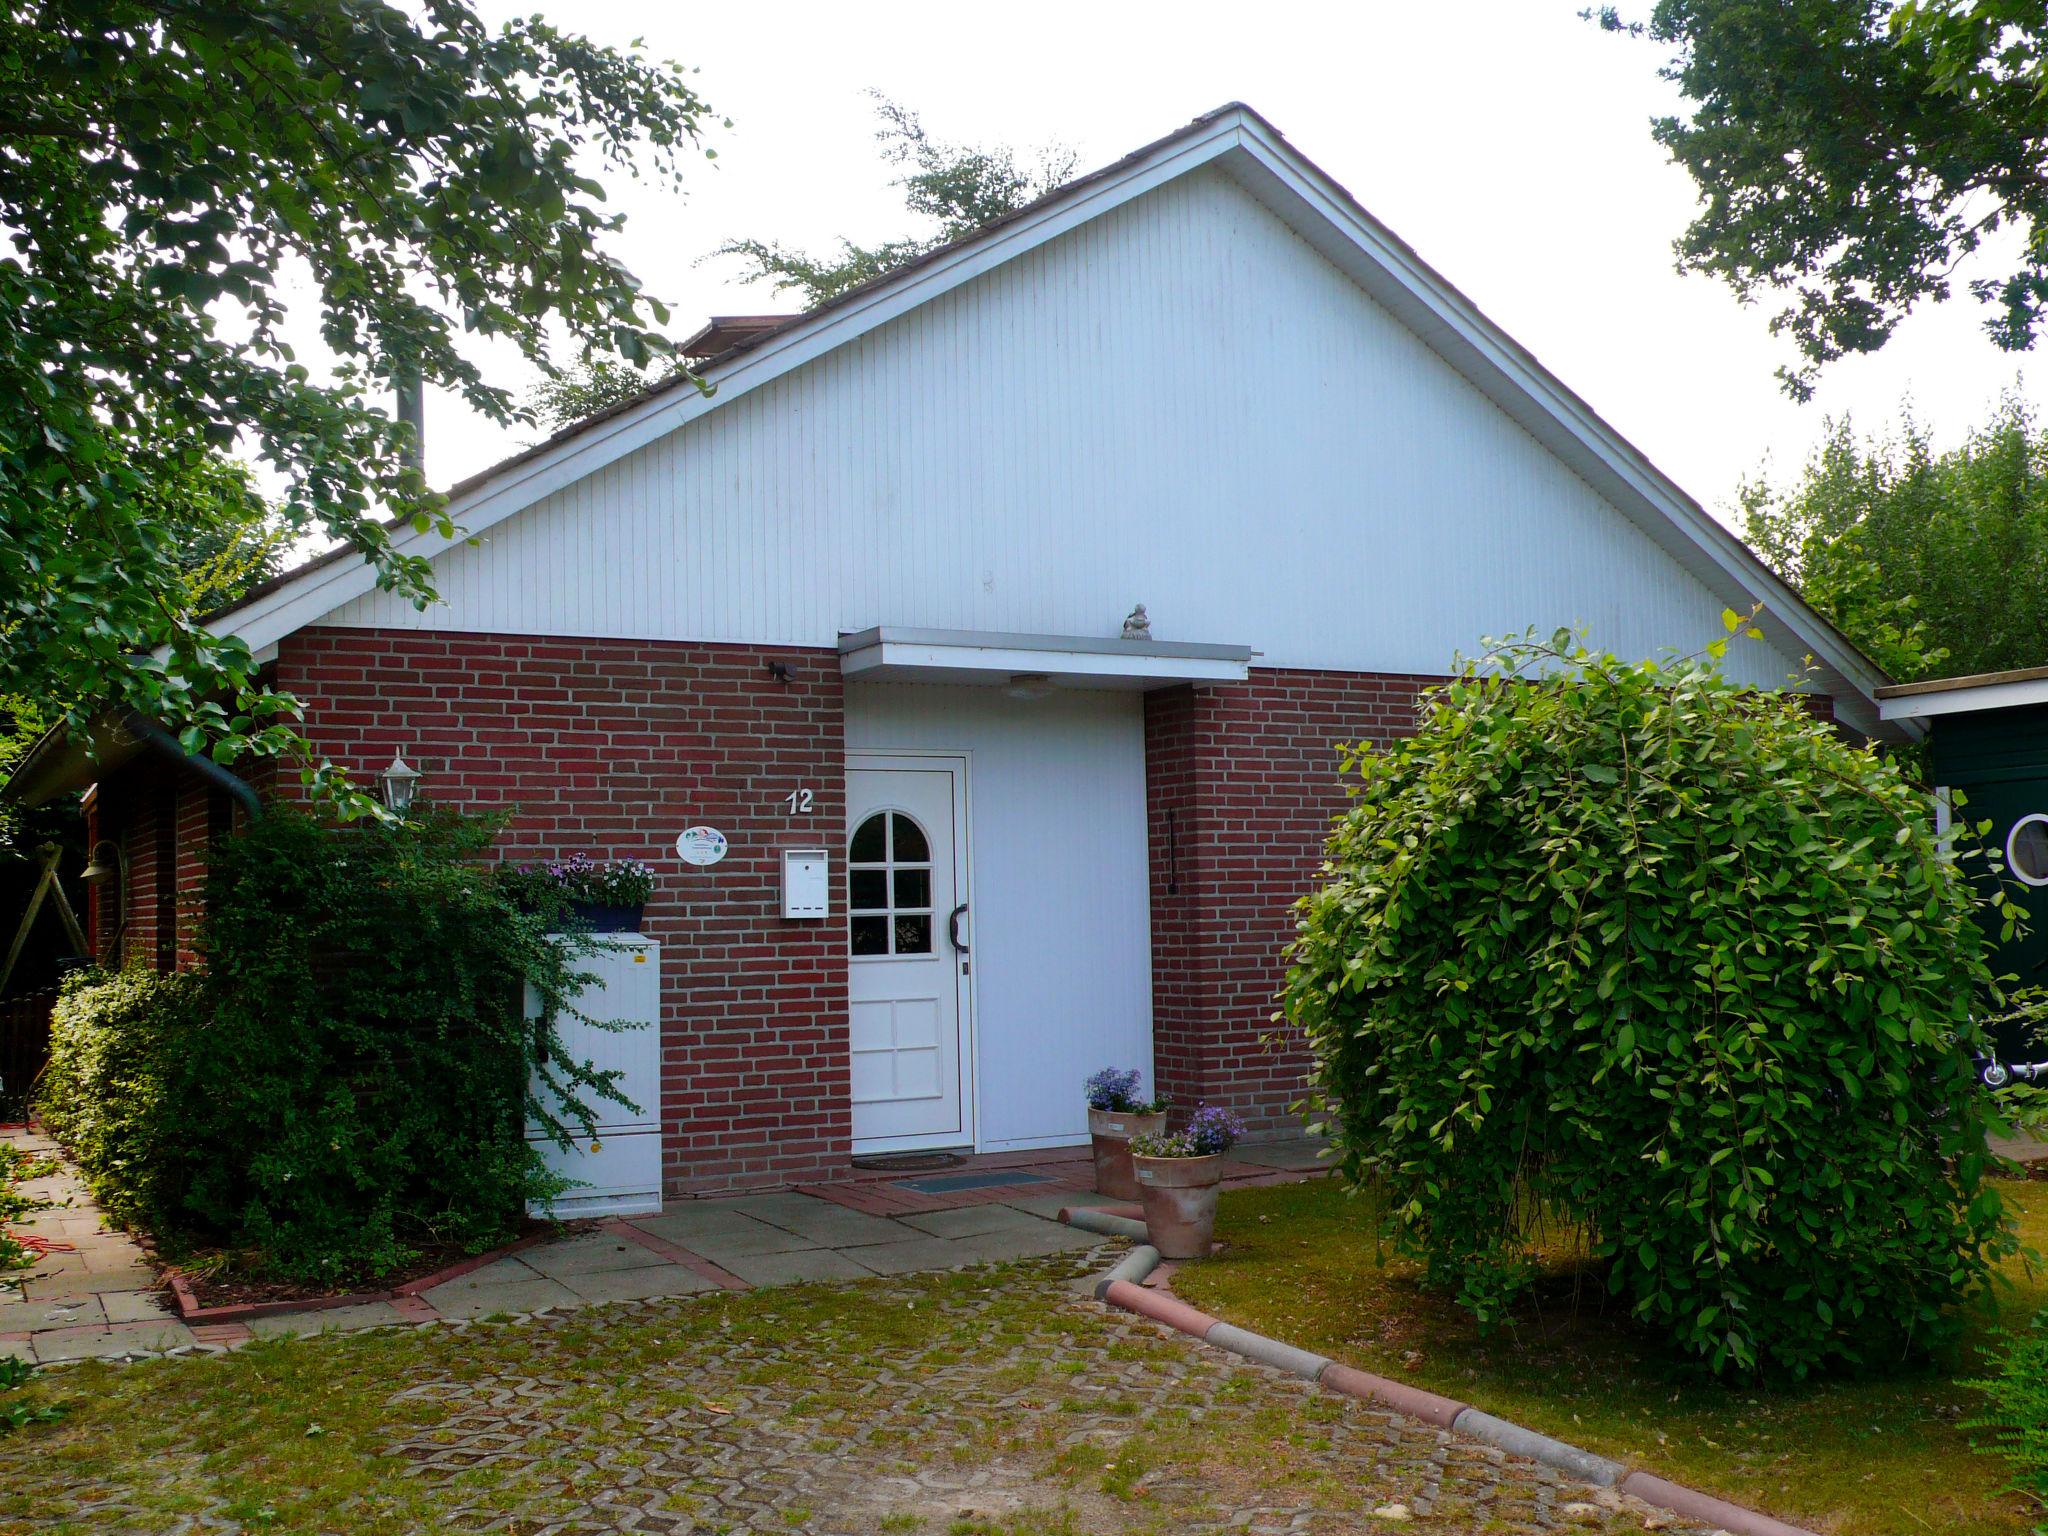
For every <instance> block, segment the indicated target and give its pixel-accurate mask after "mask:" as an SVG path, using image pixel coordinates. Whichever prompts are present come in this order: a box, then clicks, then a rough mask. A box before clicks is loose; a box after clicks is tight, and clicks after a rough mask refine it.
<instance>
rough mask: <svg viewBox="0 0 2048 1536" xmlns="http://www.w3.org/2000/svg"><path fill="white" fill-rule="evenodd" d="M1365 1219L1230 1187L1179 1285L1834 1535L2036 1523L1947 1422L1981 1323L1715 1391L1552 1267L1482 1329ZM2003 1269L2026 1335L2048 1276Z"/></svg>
mask: <svg viewBox="0 0 2048 1536" xmlns="http://www.w3.org/2000/svg"><path fill="white" fill-rule="evenodd" d="M2000 1188H2001V1190H2002V1192H2003V1193H2004V1194H2005V1196H2006V1198H2007V1200H2008V1201H2009V1202H2010V1203H2011V1204H2012V1205H2013V1206H2014V1207H2015V1209H2016V1210H2017V1211H2018V1213H2019V1219H2020V1225H2021V1230H2022V1234H2023V1236H2024V1238H2025V1241H2026V1245H2027V1246H2028V1247H2030V1248H2033V1249H2035V1250H2037V1251H2041V1252H2048V1184H2022V1183H2004V1184H2001V1186H2000ZM1361 1214H1362V1213H1361V1212H1360V1210H1359V1208H1358V1206H1357V1204H1356V1202H1355V1200H1354V1199H1352V1198H1351V1197H1348V1196H1347V1195H1346V1194H1345V1193H1344V1191H1343V1190H1342V1189H1341V1188H1339V1187H1338V1185H1337V1184H1336V1183H1335V1181H1333V1180H1318V1181H1316V1182H1314V1183H1310V1184H1294V1185H1281V1186H1276V1187H1269V1188H1263V1189H1249V1190H1236V1191H1228V1192H1226V1193H1225V1194H1224V1195H1223V1197H1222V1204H1221V1209H1220V1212H1219V1217H1218V1223H1217V1235H1218V1236H1219V1237H1221V1238H1223V1239H1225V1240H1227V1242H1228V1243H1229V1249H1228V1251H1227V1253H1226V1254H1224V1255H1222V1256H1219V1257H1218V1258H1216V1259H1213V1260H1211V1261H1210V1262H1208V1263H1204V1264H1193V1265H1187V1266H1184V1267H1183V1268H1181V1269H1180V1270H1179V1271H1178V1272H1177V1273H1176V1274H1175V1276H1174V1281H1173V1284H1174V1289H1175V1291H1176V1292H1178V1293H1179V1294H1180V1295H1181V1296H1182V1297H1184V1298H1185V1299H1186V1300H1188V1301H1189V1302H1191V1303H1193V1304H1194V1305H1195V1306H1198V1307H1200V1308H1202V1309H1203V1310H1204V1311H1207V1312H1211V1313H1214V1314H1215V1315H1216V1316H1218V1317H1222V1318H1225V1319H1227V1320H1229V1321H1231V1322H1234V1323H1237V1324H1240V1325H1242V1326H1244V1327H1247V1328H1253V1329H1256V1330H1258V1331H1260V1332H1263V1333H1268V1334H1271V1335H1273V1336H1274V1337H1277V1338H1281V1339H1285V1340H1287V1341H1288V1342H1289V1343H1292V1344H1299V1345H1303V1346H1305V1347H1307V1348H1309V1349H1313V1350H1316V1351H1319V1352H1321V1353H1324V1354H1327V1355H1329V1356H1331V1357H1332V1358H1334V1359H1337V1360H1342V1361H1344V1362H1346V1363H1348V1364H1352V1365H1357V1366H1361V1367H1364V1368H1366V1369H1369V1370H1375V1371H1378V1372H1380V1373H1381V1374H1383V1375H1387V1376H1392V1377H1394V1378H1396V1379H1397V1380H1402V1381H1408V1382H1412V1383H1413V1384H1415V1385H1417V1386H1421V1387H1427V1388H1430V1389H1432V1390H1434V1391H1437V1392H1441V1393H1444V1394H1445V1395H1447V1396H1451V1397H1456V1398H1460V1399H1462V1400H1464V1401H1466V1402H1469V1403H1471V1404H1473V1405H1474V1406H1476V1407H1480V1408H1484V1409H1486V1410H1487V1411H1488V1412H1490V1413H1495V1414H1499V1415H1501V1416H1502V1417H1504V1418H1509V1419H1514V1420H1516V1421H1518V1422H1520V1423H1523V1424H1527V1425H1529V1426H1531V1427H1532V1428H1535V1429H1540V1430H1545V1431H1548V1432H1549V1433H1551V1434H1554V1435H1556V1436H1558V1437H1559V1438H1560V1439H1564V1440H1569V1441H1571V1442H1573V1443H1574V1444H1577V1445H1581V1446H1584V1447H1586V1448H1587V1449H1588V1450H1592V1451H1597V1452H1600V1453H1601V1454H1603V1455H1607V1456H1611V1457H1613V1458H1615V1459H1616V1460H1620V1461H1625V1462H1632V1463H1634V1464H1636V1465H1639V1466H1642V1467H1645V1468H1647V1469H1649V1470H1652V1471H1655V1472H1657V1473H1659V1474H1661V1475H1663V1476H1667V1477H1671V1478H1673V1479H1675V1480H1677V1481H1679V1482H1684V1483H1690V1484H1692V1485H1693V1486H1695V1487H1698V1488H1701V1489H1705V1490H1707V1491H1709V1492H1712V1493H1716V1494H1719V1495H1721V1496H1722V1497H1724V1498H1729V1499H1734V1500H1737V1501H1738V1502H1741V1503H1744V1504H1749V1505H1752V1506H1755V1507H1757V1508H1761V1509H1765V1510H1768V1511H1769V1512H1770V1513H1772V1514H1774V1515H1777V1516H1779V1517H1781V1518H1783V1519H1787V1520H1792V1521H1796V1522H1797V1523H1799V1524H1803V1525H1809V1526H1812V1527H1813V1528H1815V1529H1817V1530H1820V1531H1824V1532H1828V1533H1830V1536H1926V1533H1930V1532H1941V1533H1943V1536H2023V1533H2025V1532H2028V1531H2030V1530H2032V1529H2033V1527H2034V1525H2035V1523H2036V1521H2037V1520H2038V1519H2040V1518H2041V1515H2042V1512H2041V1511H2039V1510H2036V1509H2034V1508H2032V1506H2031V1505H2030V1504H2029V1503H2028V1502H2027V1501H2025V1500H2022V1499H2020V1498H2019V1497H2018V1496H2016V1495H2014V1494H2010V1493H2001V1492H1999V1488H2000V1485H2001V1484H2002V1483H2003V1482H2004V1481H2005V1473H2004V1471H2003V1466H2004V1463H2002V1462H2001V1461H1999V1460H1997V1459H1995V1458H1993V1457H1990V1456H1983V1455H1978V1454H1975V1453H1974V1452H1973V1450H1972V1446H1973V1444H1976V1443H1979V1442H1982V1441H1984V1440H1985V1439H1986V1438H1987V1437H1986V1434H1985V1432H1983V1431H1971V1430H1966V1429H1963V1428H1961V1427H1960V1423H1959V1421H1960V1420H1963V1419H1967V1418H1970V1417H1973V1416H1974V1415H1975V1413H1976V1412H1977V1411H1978V1407H1979V1399H1978V1396H1977V1394H1976V1393H1974V1392H1971V1391H1969V1390H1968V1389H1966V1388H1964V1387H1962V1386H1961V1385H1959V1382H1960V1381H1961V1380H1963V1379H1965V1378H1969V1377H1972V1376H1975V1375H1978V1374H1980V1373H1981V1354H1980V1350H1981V1347H1982V1346H1984V1345H1986V1344H1991V1343H1994V1342H1995V1340H1996V1334H1997V1330H1998V1324H1997V1323H1996V1322H1994V1321H1992V1320H1990V1319H1985V1320H1983V1321H1981V1322H1973V1324H1972V1328H1971V1333H1970V1339H1969V1342H1968V1343H1967V1344H1966V1345H1965V1346H1964V1348H1963V1349H1962V1351H1961V1352H1960V1356H1959V1358H1957V1359H1955V1360H1951V1361H1947V1362H1944V1363H1943V1368H1934V1367H1930V1368H1926V1369H1922V1370H1919V1371H1916V1372H1913V1373H1910V1374H1906V1375H1895V1376H1888V1377H1881V1378H1872V1379H1832V1380H1828V1381H1822V1382H1816V1383H1811V1384H1808V1385H1806V1386H1804V1387H1800V1388H1796V1389H1791V1390H1783V1391H1765V1390H1761V1389H1757V1388H1753V1387H1748V1386H1745V1385H1740V1384H1736V1385H1716V1384H1713V1383H1711V1382H1709V1381H1707V1380H1704V1379H1703V1378H1700V1377H1698V1376H1696V1375H1692V1374H1689V1373H1686V1372H1684V1371H1683V1370H1679V1369H1674V1368H1673V1367H1672V1366H1671V1365H1670V1364H1669V1363H1668V1362H1666V1361H1664V1360H1660V1358H1659V1356H1658V1353H1657V1350H1656V1347H1655V1345H1654V1343H1653V1342H1651V1341H1649V1340H1646V1339H1645V1338H1644V1337H1643V1336H1642V1335H1640V1334H1638V1333H1635V1332H1634V1331H1632V1330H1631V1329H1630V1328H1629V1327H1628V1326H1627V1324H1626V1321H1625V1315H1623V1314H1620V1313H1619V1311H1618V1309H1616V1308H1615V1307H1614V1305H1613V1303H1612V1302H1610V1301H1608V1299H1607V1298H1606V1297H1605V1295H1604V1291H1603V1290H1602V1288H1601V1287H1599V1286H1597V1285H1594V1286H1589V1287H1586V1288H1585V1289H1584V1290H1583V1291H1581V1292H1579V1293H1578V1294H1577V1295H1576V1296H1575V1295H1574V1291H1573V1288H1572V1287H1571V1286H1570V1284H1569V1283H1568V1281H1566V1280H1565V1278H1564V1277H1563V1276H1562V1275H1560V1276H1559V1277H1558V1283H1557V1284H1556V1285H1554V1286H1552V1287H1550V1288H1548V1290H1547V1293H1546V1295H1545V1296H1544V1297H1543V1298H1542V1299H1541V1304H1540V1306H1538V1307H1534V1308H1532V1309H1531V1310H1530V1311H1529V1313H1528V1314H1527V1315H1525V1316H1524V1317H1522V1318H1521V1319H1520V1320H1519V1321H1518V1322H1517V1324H1516V1325H1515V1326H1514V1327H1513V1328H1512V1329H1504V1330H1502V1331H1500V1332H1498V1333H1496V1334H1495V1335H1494V1336H1493V1337H1491V1338H1486V1339H1482V1338H1481V1337H1480V1336H1479V1333H1478V1330H1477V1329H1476V1328H1475V1327H1474V1326H1473V1324H1472V1322H1471V1320H1470V1318H1469V1317H1467V1316H1466V1314H1464V1313H1463V1312H1460V1311H1459V1310H1457V1309H1456V1308H1455V1307H1453V1306H1451V1305H1449V1304H1448V1303H1447V1302H1444V1301H1442V1300H1440V1299H1438V1298H1436V1297H1433V1296H1430V1295H1426V1294H1424V1293H1422V1292H1421V1291H1420V1290H1419V1289H1418V1287H1417V1285H1416V1283H1415V1277H1416V1268H1415V1267H1414V1266H1412V1265H1409V1264H1406V1263H1401V1262H1394V1261H1392V1260H1387V1261H1385V1262H1382V1260H1381V1258H1380V1256H1379V1255H1378V1254H1377V1252H1376V1250H1375V1246H1374V1244H1373V1241H1372V1239H1371V1238H1370V1236H1369V1235H1367V1234H1366V1233H1365V1231H1364V1223H1363V1222H1362V1221H1361V1219H1360V1217H1361ZM1560 1268H1562V1260H1560ZM2009 1278H2010V1279H2011V1281H2012V1288H2011V1289H2010V1290H2009V1291H2006V1292H2004V1294H2003V1295H2002V1296H2001V1298H2000V1317H2001V1318H2003V1319H2005V1320H2006V1321H2007V1322H2008V1324H2009V1325H2010V1326H2012V1327H2016V1328H2024V1327H2025V1326H2026V1323H2027V1320H2028V1319H2029V1318H2031V1317H2032V1316H2033V1314H2034V1312H2035V1311H2036V1310H2037V1309H2039V1308H2040V1307H2042V1306H2043V1305H2044V1304H2048V1283H2044V1277H2043V1276H2041V1275H2038V1274H2031V1273H2029V1272H2028V1271H2027V1270H2026V1268H2025V1267H2024V1266H2023V1265H2021V1264H2020V1263H2018V1262H2015V1263H2014V1264H2013V1265H2012V1266H2011V1267H2010V1270H2009Z"/></svg>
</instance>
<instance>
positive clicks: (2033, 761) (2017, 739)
mask: <svg viewBox="0 0 2048 1536" xmlns="http://www.w3.org/2000/svg"><path fill="white" fill-rule="evenodd" d="M1877 697H1878V709H1879V712H1880V714H1881V715H1882V717H1883V718H1884V719H1886V720H1896V721H1899V722H1901V723H1902V724H1903V723H1905V722H1909V721H1911V722H1917V723H1918V724H1919V726H1920V728H1921V729H1923V730H1924V731H1925V732H1926V739H1927V748H1928V767H1929V770H1930V772H1931V775H1932V778H1933V780H1934V784H1935V786H1936V789H1935V793H1936V795H1937V797H1938V799H1939V804H1940V812H1939V814H1940V815H1941V817H1942V818H1943V819H1944V820H1946V819H1948V818H1949V817H1950V816H1955V817H1959V818H1967V819H1968V820H1970V821H1973V822H1974V821H1983V820H1987V819H1988V820H1989V821H1990V822H1991V833H1990V836H1989V838H1988V839H1987V844H1988V845H1990V846H1993V847H1996V848H1998V849H2001V850H2002V851H2003V852H2004V855H2005V863H2006V867H2007V869H2008V870H2010V871H2011V873H2012V876H2013V878H2014V879H2016V880H2018V881H2019V882H2020V883H2021V884H2022V885H2025V886H2028V887H2031V888H2033V889H2036V890H2039V891H2040V892H2041V894H2040V896H2039V897H2037V898H2036V899H2035V900H2034V901H2033V902H2031V903H2030V904H2029V906H2028V915H2029V917H2030V918H2031V919H2032V927H2031V929H2030V931H2028V932H2027V933H2025V934H2023V935H2021V936H2020V937H2019V938H2016V939H2014V940H2013V941H2012V942H2010V943H2008V944H2004V945H2001V946H2000V949H1999V952H1998V954H1997V956H1996V957H1995V959H1994V962H1993V966H1994V969H1996V970H1997V971H1998V972H1999V973H2000V974H2002V975H2003V974H2011V975H2013V976H2016V977H2017V978H2018V981H2017V985H2019V986H2031V987H2048V667H2029V668H2027V669H2025V670H2023V671H2018V672H1985V673H1980V674H1978V675H1976V676H1973V677H1941V678H1934V679H1931V680H1930V681H1927V682H1924V683H1899V684H1895V685H1893V686H1891V687H1888V688H1879V689H1878V690H1877ZM1987 878H1988V876H1987ZM1998 1048H1999V1054H2000V1056H2001V1057H2002V1058H2003V1059H2005V1060H2008V1061H2012V1060H2037V1059H2044V1058H2048V1044H2044V1043H2043V1042H2041V1041H2038V1040H2033V1039H2027V1038H2001V1039H2000V1040H1999V1042H1998Z"/></svg>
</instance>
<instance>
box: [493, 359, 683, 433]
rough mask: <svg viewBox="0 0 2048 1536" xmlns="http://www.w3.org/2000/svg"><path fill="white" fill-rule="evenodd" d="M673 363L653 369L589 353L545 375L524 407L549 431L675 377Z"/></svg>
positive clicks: (582, 418)
mask: <svg viewBox="0 0 2048 1536" xmlns="http://www.w3.org/2000/svg"><path fill="white" fill-rule="evenodd" d="M678 372H679V368H678V366H677V365H676V364H674V363H664V364H657V366H656V368H654V369H652V370H645V369H640V368H635V367H634V366H633V365H632V364H631V363H628V362H625V361H623V360H622V359H620V358H616V357H605V356H602V355H596V354H593V355H588V356H585V357H583V358H581V359H579V360H578V361H576V362H574V363H571V364H569V365H568V366H567V367H565V368H563V369H562V370H561V371H560V372H559V373H556V374H555V375H553V376H552V377H549V378H544V379H542V380H541V381H540V383H538V384H536V385H535V386H534V387H533V388H532V389H531V390H530V391H528V393H527V396H526V405H527V409H528V410H530V411H531V412H532V413H533V416H534V419H535V420H537V421H538V422H539V423H540V424H541V425H542V426H543V427H545V428H546V429H547V430H548V431H550V432H559V431H561V430H562V428H564V427H573V426H574V425H575V424H576V423H577V422H579V421H584V420H587V419H588V418H589V417H592V416H595V415H598V414H599V413H600V412H603V411H608V410H610V409H611V408H612V407H613V406H615V405H624V404H625V403H626V402H627V401H628V400H631V399H634V398H636V397H637V396H639V395H643V394H645V393H646V392H647V391H648V390H649V389H652V388H653V387H654V386H655V385H657V384H659V383H661V382H663V380H665V379H669V378H674V377H676V376H677V373H678Z"/></svg>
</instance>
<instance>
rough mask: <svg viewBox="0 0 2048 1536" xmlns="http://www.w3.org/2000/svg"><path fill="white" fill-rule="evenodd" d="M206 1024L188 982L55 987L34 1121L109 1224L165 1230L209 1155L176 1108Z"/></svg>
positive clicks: (70, 982) (85, 981)
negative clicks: (63, 1152)
mask: <svg viewBox="0 0 2048 1536" xmlns="http://www.w3.org/2000/svg"><path fill="white" fill-rule="evenodd" d="M205 1024H206V988H205V983H204V982H203V981H202V980H201V978H199V977H198V976H195V975H191V974H188V973H178V974H173V975H169V976H158V975H156V974H154V973H152V972H149V971H123V972H121V973H119V974H117V975H108V974H106V973H104V972H91V971H81V972H79V973H77V974H75V975H73V976H71V977H69V978H68V979H67V980H66V981H65V983H64V991H63V995H62V996H61V997H59V998H58V1000H57V1006H56V1009H55V1011H54V1012H53V1013H52V1014H51V1017H50V1061H49V1065H48V1066H47V1067H45V1068H44V1070H43V1076H42V1081H41V1083H40V1085H39V1086H38V1090H37V1112H38V1114H39V1115H40V1117H41V1119H42V1122H43V1128H44V1129H45V1130H47V1131H48V1132H49V1133H50V1134H51V1135H52V1136H54V1137H56V1138H57V1140H58V1141H60V1142H62V1143H63V1144H64V1146H65V1148H66V1149H67V1150H68V1151H69V1152H70V1153H71V1156H72V1159H73V1161H75V1162H76V1163H77V1164H78V1170H79V1172H80V1173H81V1174H82V1175H83V1176H84V1178H85V1182H86V1187H87V1188H89V1189H90V1190H91V1191H92V1193H93V1198H94V1199H95V1200H97V1201H98V1202H99V1203H100V1206H101V1208H102V1209H103V1210H105V1211H106V1212H107V1214H108V1215H109V1216H111V1217H112V1218H113V1219H114V1220H115V1221H117V1222H121V1223H123V1224H127V1223H141V1224H156V1223H159V1222H168V1221H171V1220H174V1219H175V1213H176V1212H177V1211H178V1209H179V1202H180V1198H181V1196H182V1193H183V1191H184V1190H185V1189H186V1188H187V1187H188V1186H189V1185H190V1183H191V1181H192V1178H193V1176H194V1174H195V1173H196V1171H197V1168H198V1166H199V1164H200V1163H201V1162H203V1161H204V1159H205V1158H206V1157H207V1156H208V1155H210V1154H211V1153H212V1152H213V1151H215V1150H216V1149H211V1148H208V1147H205V1146H202V1145H199V1144H197V1143H195V1142H193V1141H192V1140H191V1139H190V1137H189V1135H188V1132H187V1126H186V1113H187V1106H186V1104H185V1103H184V1102H183V1099H182V1095H184V1094H185V1092H186V1091H187V1088H188V1082H189V1080H188V1076H187V1074H188V1071H189V1067H190V1064H191V1062H192V1061H193V1059H194V1057H195V1055H196V1054H197V1052H198V1050H199V1042H200V1041H201V1039H202V1031H203V1030H204V1028H205ZM234 1155H235V1157H236V1158H237V1159H239V1157H240V1155H241V1154H240V1153H239V1152H237V1153H235V1154H234Z"/></svg>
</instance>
